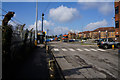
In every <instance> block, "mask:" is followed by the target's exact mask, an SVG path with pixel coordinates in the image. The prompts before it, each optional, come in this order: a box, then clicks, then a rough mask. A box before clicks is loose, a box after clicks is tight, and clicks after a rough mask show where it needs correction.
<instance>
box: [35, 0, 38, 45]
mask: <svg viewBox="0 0 120 80" xmlns="http://www.w3.org/2000/svg"><path fill="white" fill-rule="evenodd" d="M37 20H38V0H37V2H36V30H35V46H37Z"/></svg>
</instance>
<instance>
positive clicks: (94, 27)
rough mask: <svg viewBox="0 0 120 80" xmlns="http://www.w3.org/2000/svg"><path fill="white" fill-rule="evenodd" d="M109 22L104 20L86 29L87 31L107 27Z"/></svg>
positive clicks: (89, 25) (91, 24) (90, 24)
mask: <svg viewBox="0 0 120 80" xmlns="http://www.w3.org/2000/svg"><path fill="white" fill-rule="evenodd" d="M107 24H108V22H107V21H106V20H105V19H104V20H102V21H98V22H94V23H89V24H88V25H87V26H86V27H85V28H84V29H85V30H89V31H91V30H94V29H96V28H99V27H103V26H107Z"/></svg>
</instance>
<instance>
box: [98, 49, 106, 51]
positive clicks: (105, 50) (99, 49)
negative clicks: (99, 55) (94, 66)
mask: <svg viewBox="0 0 120 80" xmlns="http://www.w3.org/2000/svg"><path fill="white" fill-rule="evenodd" d="M97 50H99V51H106V50H103V49H97Z"/></svg>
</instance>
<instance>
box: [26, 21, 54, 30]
mask: <svg viewBox="0 0 120 80" xmlns="http://www.w3.org/2000/svg"><path fill="white" fill-rule="evenodd" d="M37 25H38V27H37V29H38V30H41V26H42V22H41V21H40V20H38V22H37ZM53 25H54V23H52V22H51V21H47V20H44V21H43V30H44V31H45V30H46V29H49V28H50V27H51V26H53ZM32 28H33V29H34V30H36V22H35V23H34V24H33V25H30V26H29V28H28V29H29V30H30V29H32Z"/></svg>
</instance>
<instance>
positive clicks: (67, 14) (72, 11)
mask: <svg viewBox="0 0 120 80" xmlns="http://www.w3.org/2000/svg"><path fill="white" fill-rule="evenodd" d="M49 16H50V17H51V18H52V19H53V20H55V21H59V22H67V21H70V20H73V19H75V18H77V16H79V15H78V11H77V9H76V8H68V7H66V6H63V5H61V6H59V7H58V8H56V9H55V8H52V9H50V11H49Z"/></svg>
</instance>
